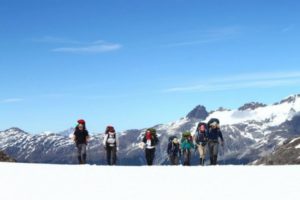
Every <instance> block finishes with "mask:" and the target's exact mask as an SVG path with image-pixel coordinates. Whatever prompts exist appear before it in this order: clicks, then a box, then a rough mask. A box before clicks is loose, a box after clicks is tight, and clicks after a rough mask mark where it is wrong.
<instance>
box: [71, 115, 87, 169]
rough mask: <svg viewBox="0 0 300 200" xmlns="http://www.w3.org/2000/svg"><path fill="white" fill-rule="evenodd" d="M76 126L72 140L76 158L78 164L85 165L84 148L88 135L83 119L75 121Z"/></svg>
mask: <svg viewBox="0 0 300 200" xmlns="http://www.w3.org/2000/svg"><path fill="white" fill-rule="evenodd" d="M77 123H78V124H77V126H76V128H75V132H74V134H73V140H74V142H75V144H76V147H77V158H78V162H79V164H85V163H86V147H87V143H88V140H89V133H88V131H87V130H86V124H85V121H84V120H83V119H80V120H78V121H77Z"/></svg>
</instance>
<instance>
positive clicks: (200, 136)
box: [195, 131, 208, 144]
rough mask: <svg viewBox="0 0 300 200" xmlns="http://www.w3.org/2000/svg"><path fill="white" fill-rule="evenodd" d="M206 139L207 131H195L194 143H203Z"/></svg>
mask: <svg viewBox="0 0 300 200" xmlns="http://www.w3.org/2000/svg"><path fill="white" fill-rule="evenodd" d="M207 140H208V136H207V131H205V132H204V133H202V132H200V131H196V134H195V142H196V144H205V143H206V142H207Z"/></svg>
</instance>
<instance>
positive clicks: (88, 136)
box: [85, 131, 90, 142]
mask: <svg viewBox="0 0 300 200" xmlns="http://www.w3.org/2000/svg"><path fill="white" fill-rule="evenodd" d="M89 139H90V135H89V132H88V131H86V136H85V141H86V142H88V141H89Z"/></svg>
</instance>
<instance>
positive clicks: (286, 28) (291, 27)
mask: <svg viewBox="0 0 300 200" xmlns="http://www.w3.org/2000/svg"><path fill="white" fill-rule="evenodd" d="M293 29H294V25H289V26H287V27H284V28H283V29H281V32H282V33H287V32H290V31H292V30H293Z"/></svg>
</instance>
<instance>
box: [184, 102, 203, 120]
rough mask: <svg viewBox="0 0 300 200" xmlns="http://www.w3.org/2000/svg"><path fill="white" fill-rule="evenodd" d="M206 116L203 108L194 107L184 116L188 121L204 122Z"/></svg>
mask: <svg viewBox="0 0 300 200" xmlns="http://www.w3.org/2000/svg"><path fill="white" fill-rule="evenodd" d="M207 116H208V112H207V110H206V108H205V107H204V106H201V105H199V106H197V107H195V108H194V109H193V110H192V111H191V112H189V114H188V115H187V116H186V117H187V118H189V119H199V120H204V119H206V117H207Z"/></svg>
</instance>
